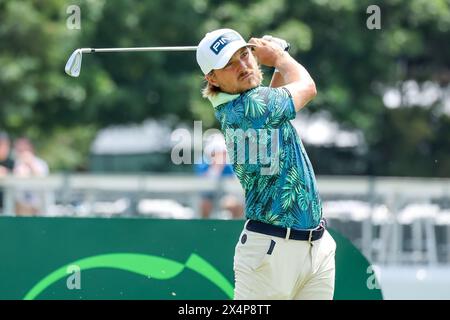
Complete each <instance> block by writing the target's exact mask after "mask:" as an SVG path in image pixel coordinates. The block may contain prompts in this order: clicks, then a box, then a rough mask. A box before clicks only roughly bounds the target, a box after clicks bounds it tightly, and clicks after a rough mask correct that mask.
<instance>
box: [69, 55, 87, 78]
mask: <svg viewBox="0 0 450 320" xmlns="http://www.w3.org/2000/svg"><path fill="white" fill-rule="evenodd" d="M82 58H83V52H82V51H81V49H77V50H75V51H74V52H73V53H72V54H71V55H70V58H69V60H67V63H66V67H65V71H66V73H67V74H68V75H69V76H71V77H78V76H79V75H80V70H81V59H82Z"/></svg>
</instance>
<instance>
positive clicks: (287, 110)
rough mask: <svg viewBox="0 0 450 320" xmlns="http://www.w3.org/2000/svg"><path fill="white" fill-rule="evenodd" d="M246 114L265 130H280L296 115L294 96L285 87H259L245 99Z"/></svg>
mask: <svg viewBox="0 0 450 320" xmlns="http://www.w3.org/2000/svg"><path fill="white" fill-rule="evenodd" d="M244 112H245V116H246V117H249V118H250V119H251V120H253V121H255V122H258V123H259V124H261V125H260V127H264V128H278V127H280V126H281V125H282V124H283V123H284V122H286V121H289V120H292V119H294V118H295V115H296V113H295V107H294V102H293V100H292V96H291V94H290V92H289V91H288V90H287V89H286V88H283V87H281V88H270V87H259V88H257V89H255V90H252V91H250V92H249V93H248V95H247V97H246V98H245V99H244Z"/></svg>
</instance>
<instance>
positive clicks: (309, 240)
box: [308, 230, 313, 244]
mask: <svg viewBox="0 0 450 320" xmlns="http://www.w3.org/2000/svg"><path fill="white" fill-rule="evenodd" d="M312 234H313V230H309V237H308V242H309V244H311V239H312Z"/></svg>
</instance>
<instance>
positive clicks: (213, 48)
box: [197, 29, 249, 74]
mask: <svg viewBox="0 0 450 320" xmlns="http://www.w3.org/2000/svg"><path fill="white" fill-rule="evenodd" d="M248 45H249V44H248V43H247V42H246V41H245V40H244V38H242V36H241V35H240V34H239V33H237V32H236V31H234V30H232V29H218V30H214V31H211V32H208V33H207V34H206V35H205V37H204V38H203V39H202V41H200V43H199V44H198V46H197V63H198V65H199V66H200V68H201V69H202V71H203V73H204V74H208V73H209V72H211V70H213V69H222V68H223V67H225V65H226V64H227V63H228V61H230V59H231V57H232V56H233V54H234V53H235V52H236V51H238V50H239V49H240V48H242V47H245V46H248Z"/></svg>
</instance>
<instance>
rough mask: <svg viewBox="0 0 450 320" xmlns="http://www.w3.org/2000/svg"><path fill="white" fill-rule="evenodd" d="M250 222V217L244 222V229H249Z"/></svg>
mask: <svg viewBox="0 0 450 320" xmlns="http://www.w3.org/2000/svg"><path fill="white" fill-rule="evenodd" d="M249 222H250V219H247V221H245V224H244V230H247V224H248V223H249Z"/></svg>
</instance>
